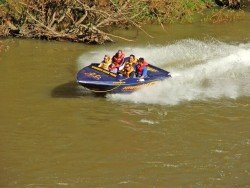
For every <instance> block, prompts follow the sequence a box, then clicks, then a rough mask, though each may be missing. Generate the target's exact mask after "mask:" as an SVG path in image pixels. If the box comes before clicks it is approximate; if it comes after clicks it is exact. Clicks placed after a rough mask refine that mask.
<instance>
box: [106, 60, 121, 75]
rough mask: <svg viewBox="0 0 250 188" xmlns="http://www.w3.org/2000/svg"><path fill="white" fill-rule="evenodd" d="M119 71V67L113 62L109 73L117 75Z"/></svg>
mask: <svg viewBox="0 0 250 188" xmlns="http://www.w3.org/2000/svg"><path fill="white" fill-rule="evenodd" d="M118 69H119V67H117V65H116V64H115V63H114V62H112V63H111V64H110V65H109V68H108V70H109V72H112V73H117V72H118Z"/></svg>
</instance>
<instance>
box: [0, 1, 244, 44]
mask: <svg viewBox="0 0 250 188" xmlns="http://www.w3.org/2000/svg"><path fill="white" fill-rule="evenodd" d="M1 2H2V5H1V6H0V9H1V14H0V18H1V19H0V20H1V21H0V36H1V37H9V36H13V37H19V38H37V39H45V40H58V41H72V42H81V43H89V44H102V43H105V42H111V41H114V40H116V39H117V38H119V39H123V40H126V41H133V39H131V38H128V37H127V36H126V35H124V36H120V35H114V34H113V33H112V30H113V28H122V29H130V28H132V29H137V30H140V31H142V32H143V33H144V34H145V35H147V36H148V37H151V38H152V36H151V34H150V33H148V32H147V31H146V30H145V29H144V28H145V26H146V25H148V24H159V25H160V26H161V27H162V28H163V29H165V28H166V25H169V24H173V23H192V22H195V21H196V17H199V18H200V20H199V21H201V20H202V21H207V22H211V23H224V22H230V21H236V20H239V19H241V18H242V17H244V13H243V11H239V12H238V11H233V10H227V9H225V8H223V9H218V8H217V6H216V4H215V3H214V2H213V1H212V0H207V1H204V0H190V1H184V0H180V1H176V0H170V1H167V2H165V1H157V0H148V1H143V0H139V1H135V0H128V1H123V0H116V1H115V0H113V1H110V0H102V1H98V2H93V1H80V0H76V1H73V2H70V1H63V0H58V1H45V2H44V1H42V0H38V1H36V2H33V1H30V0H28V1H25V2H24V1H20V2H15V1H12V0H5V1H1ZM197 15H199V16H197Z"/></svg>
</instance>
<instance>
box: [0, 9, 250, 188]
mask: <svg viewBox="0 0 250 188" xmlns="http://www.w3.org/2000/svg"><path fill="white" fill-rule="evenodd" d="M249 20H250V14H249V13H247V15H246V17H245V19H244V20H242V21H239V22H237V23H230V24H223V25H209V24H204V23H197V24H192V25H186V24H183V25H172V26H168V27H166V31H163V30H162V29H161V28H160V27H159V26H151V27H150V28H148V32H149V33H150V34H151V35H153V36H154V39H151V38H149V37H147V36H146V35H144V34H143V33H140V34H139V36H137V38H136V42H134V43H127V42H124V41H120V42H118V43H115V44H107V45H104V46H86V45H82V44H73V43H65V42H45V41H37V40H16V39H15V40H13V39H9V40H5V41H4V44H5V45H7V48H8V50H6V51H5V52H3V53H2V54H1V56H0V100H1V103H0V104H1V108H0V135H1V136H0V187H27V188H30V187H249V186H250V157H249V152H250V133H249V130H250V129H249V122H250V106H249V105H250V81H249V80H250V21H249ZM116 34H120V35H123V36H127V37H132V38H133V37H136V35H137V32H135V31H117V32H116ZM118 49H123V50H124V51H125V53H126V54H127V55H129V54H135V55H136V56H138V57H140V56H142V57H145V58H146V59H147V60H148V61H149V62H150V63H152V64H154V65H156V66H159V67H161V68H163V69H166V70H168V71H170V72H171V74H172V78H171V79H168V80H166V81H163V82H161V83H159V84H158V85H155V86H152V87H148V88H143V89H142V90H140V91H137V92H135V93H133V94H131V95H122V94H115V95H107V96H106V97H97V96H94V95H92V94H90V93H88V92H86V91H85V90H84V89H83V88H81V87H79V86H78V85H77V84H76V83H75V75H76V73H77V71H78V70H79V69H80V68H82V67H84V66H85V65H88V64H89V63H91V62H100V61H101V59H102V57H103V56H104V54H109V55H112V54H114V53H115V52H116V51H117V50H118Z"/></svg>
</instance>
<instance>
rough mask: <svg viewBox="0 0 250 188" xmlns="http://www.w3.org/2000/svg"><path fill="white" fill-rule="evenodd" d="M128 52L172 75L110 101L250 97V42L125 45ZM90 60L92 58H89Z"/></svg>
mask: <svg viewBox="0 0 250 188" xmlns="http://www.w3.org/2000/svg"><path fill="white" fill-rule="evenodd" d="M114 52H115V50H110V51H99V52H98V54H99V55H97V53H92V54H85V55H83V56H81V57H80V58H79V66H80V67H82V66H84V65H87V64H83V63H82V62H84V61H85V60H86V59H88V60H90V61H92V60H94V58H95V60H96V59H102V56H103V55H104V54H111V53H114ZM125 53H127V54H128V55H129V54H135V55H136V56H137V57H141V56H142V57H145V58H146V59H147V60H148V61H149V62H150V63H151V64H154V65H156V66H159V67H161V68H163V69H166V70H168V71H170V72H171V75H172V78H171V79H166V80H164V81H162V82H160V83H159V84H157V85H154V86H152V87H147V88H142V89H141V90H138V91H136V92H134V93H132V94H129V95H127V94H112V95H108V99H109V100H116V101H117V100H118V101H130V102H134V103H146V104H168V105H175V104H178V103H180V102H183V101H194V100H208V99H219V98H223V97H226V98H232V99H236V98H237V97H241V96H250V82H249V80H250V79H249V77H250V76H249V75H250V43H246V44H226V43H222V42H218V41H198V40H190V39H189V40H181V41H178V42H176V43H174V44H170V45H166V46H147V47H136V48H125ZM88 62H89V61H88Z"/></svg>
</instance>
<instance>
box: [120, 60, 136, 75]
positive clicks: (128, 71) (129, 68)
mask: <svg viewBox="0 0 250 188" xmlns="http://www.w3.org/2000/svg"><path fill="white" fill-rule="evenodd" d="M121 74H122V75H123V76H125V77H127V78H129V77H134V75H135V70H134V67H133V65H131V64H129V63H127V64H125V66H124V68H123V69H122V71H121Z"/></svg>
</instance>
